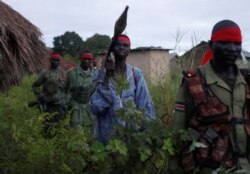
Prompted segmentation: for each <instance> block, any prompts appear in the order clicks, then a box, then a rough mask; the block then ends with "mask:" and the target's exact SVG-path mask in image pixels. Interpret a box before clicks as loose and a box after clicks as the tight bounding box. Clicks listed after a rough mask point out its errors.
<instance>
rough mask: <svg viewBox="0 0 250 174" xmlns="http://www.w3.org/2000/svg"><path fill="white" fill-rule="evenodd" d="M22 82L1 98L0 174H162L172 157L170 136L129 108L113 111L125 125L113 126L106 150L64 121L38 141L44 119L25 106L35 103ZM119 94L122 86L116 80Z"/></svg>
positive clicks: (157, 122)
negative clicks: (47, 135)
mask: <svg viewBox="0 0 250 174" xmlns="http://www.w3.org/2000/svg"><path fill="white" fill-rule="evenodd" d="M34 79H35V76H27V77H26V78H25V79H24V80H23V82H22V84H20V86H15V87H13V88H12V89H11V90H9V91H8V93H5V94H1V98H0V105H1V106H2V107H1V108H0V115H1V117H0V140H1V141H0V146H1V149H0V153H1V156H0V158H1V159H0V160H1V162H0V173H17V172H18V173H38V174H39V173H93V174H95V173H96V174H97V173H104V174H105V173H132V174H133V173H143V174H144V173H162V172H163V173H164V172H166V171H167V166H168V158H169V156H171V155H173V154H175V153H176V152H177V149H176V148H175V146H176V145H175V144H174V141H173V140H174V139H173V136H174V130H172V129H171V128H168V127H167V126H166V125H165V124H162V122H161V120H158V119H156V120H153V121H148V120H147V119H145V117H144V116H143V111H140V110H137V109H136V108H135V105H134V103H130V102H125V103H124V106H125V107H124V108H123V109H121V110H118V111H117V114H118V115H119V117H120V119H121V120H124V121H126V125H125V126H123V125H121V124H117V125H116V126H115V131H114V134H113V135H112V140H111V141H110V142H109V144H107V145H106V146H105V145H103V144H101V143H99V142H98V141H96V139H95V138H94V137H93V136H92V135H89V134H88V133H87V131H85V129H84V128H83V129H82V130H78V131H77V130H74V129H69V128H68V122H69V115H67V118H66V119H65V120H63V121H62V122H60V123H59V124H58V125H56V127H54V128H53V129H52V131H54V132H55V133H56V134H55V136H54V137H53V138H49V139H48V138H44V137H43V133H42V130H43V121H44V117H45V116H46V114H41V113H39V110H38V109H36V108H28V107H27V103H28V102H29V101H30V100H32V99H33V98H34V96H33V94H32V93H31V83H32V82H33V81H34ZM118 81H121V84H120V85H118V86H119V88H126V83H125V82H123V81H122V79H119V80H118Z"/></svg>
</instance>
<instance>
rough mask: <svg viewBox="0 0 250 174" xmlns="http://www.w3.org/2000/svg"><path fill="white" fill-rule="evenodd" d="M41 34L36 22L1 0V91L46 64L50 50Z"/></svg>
mask: <svg viewBox="0 0 250 174" xmlns="http://www.w3.org/2000/svg"><path fill="white" fill-rule="evenodd" d="M41 36H42V33H41V32H40V30H39V29H38V28H37V27H36V26H34V25H33V24H32V23H31V22H30V21H28V20H27V19H25V18H24V17H23V16H22V15H21V14H19V13H18V12H17V11H15V10H13V9H12V8H11V7H10V6H8V5H7V4H5V3H4V2H2V1H0V91H5V90H7V89H8V88H9V87H10V86H11V85H15V84H18V83H19V82H20V81H21V79H22V76H23V75H24V74H25V73H34V72H37V71H39V70H40V69H41V68H42V66H43V64H42V62H43V60H44V59H45V58H46V57H47V55H48V50H47V48H46V46H45V44H44V43H43V42H42V40H41Z"/></svg>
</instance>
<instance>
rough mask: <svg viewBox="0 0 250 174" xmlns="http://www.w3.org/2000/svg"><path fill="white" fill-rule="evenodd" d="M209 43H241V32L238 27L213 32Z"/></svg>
mask: <svg viewBox="0 0 250 174" xmlns="http://www.w3.org/2000/svg"><path fill="white" fill-rule="evenodd" d="M211 41H212V42H216V41H225V42H239V43H241V42H242V37H241V31H240V28H239V27H229V28H223V29H220V30H218V31H216V32H214V33H213V34H212V36H211Z"/></svg>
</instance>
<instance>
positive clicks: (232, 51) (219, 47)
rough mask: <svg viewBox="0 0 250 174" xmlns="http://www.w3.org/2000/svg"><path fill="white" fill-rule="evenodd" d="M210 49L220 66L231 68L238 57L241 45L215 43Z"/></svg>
mask: <svg viewBox="0 0 250 174" xmlns="http://www.w3.org/2000/svg"><path fill="white" fill-rule="evenodd" d="M212 49H213V56H214V59H215V61H216V62H217V63H219V64H220V66H222V67H228V66H233V65H235V61H236V59H237V58H239V57H240V53H241V43H239V42H222V41H217V42H213V43H212Z"/></svg>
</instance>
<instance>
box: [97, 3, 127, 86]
mask: <svg viewBox="0 0 250 174" xmlns="http://www.w3.org/2000/svg"><path fill="white" fill-rule="evenodd" d="M127 12H128V6H126V8H125V10H124V11H123V13H122V14H121V16H120V17H119V18H118V19H117V21H116V22H115V27H114V35H113V37H112V40H111V43H110V46H109V49H108V52H107V54H106V55H105V57H104V58H103V59H102V65H101V66H102V67H101V70H100V72H99V75H98V77H97V82H98V81H99V80H100V79H101V77H102V74H103V73H104V69H105V65H106V62H107V61H113V60H112V52H113V50H114V46H115V42H116V40H117V38H118V36H119V35H120V34H122V32H123V31H124V30H125V28H126V26H127ZM114 71H115V70H114V69H108V70H106V75H107V77H108V78H109V77H112V76H114Z"/></svg>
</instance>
